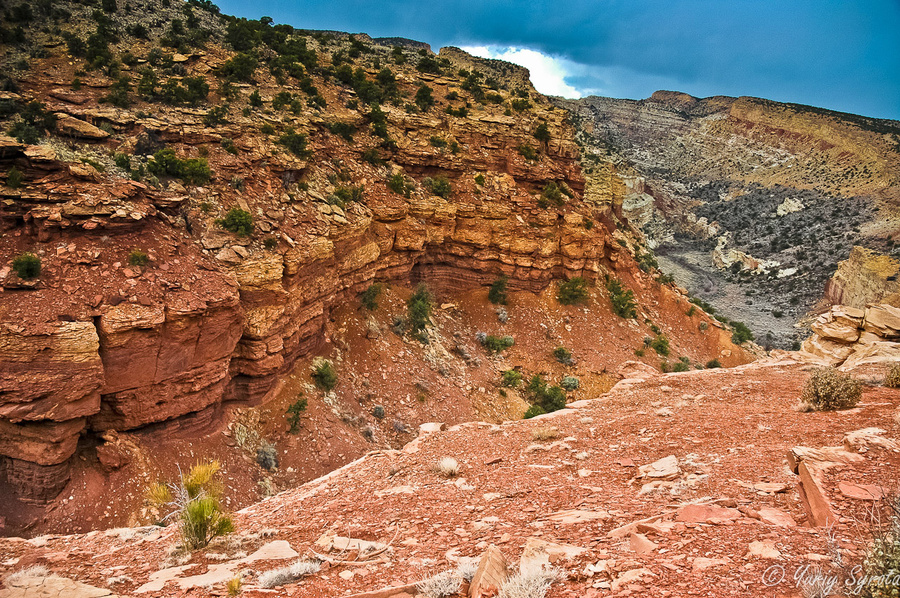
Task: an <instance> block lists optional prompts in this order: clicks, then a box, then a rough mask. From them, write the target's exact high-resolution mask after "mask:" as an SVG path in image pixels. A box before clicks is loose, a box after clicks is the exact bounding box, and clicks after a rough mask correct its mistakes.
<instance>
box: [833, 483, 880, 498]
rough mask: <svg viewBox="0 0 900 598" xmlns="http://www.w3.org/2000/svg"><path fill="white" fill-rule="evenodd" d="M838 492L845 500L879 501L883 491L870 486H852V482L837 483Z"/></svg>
mask: <svg viewBox="0 0 900 598" xmlns="http://www.w3.org/2000/svg"><path fill="white" fill-rule="evenodd" d="M838 490H840V492H841V494H843V495H844V496H846V497H847V498H855V499H856V500H881V499H882V497H884V491H883V490H882V489H881V488H879V487H878V486H873V485H871V484H854V483H853V482H838Z"/></svg>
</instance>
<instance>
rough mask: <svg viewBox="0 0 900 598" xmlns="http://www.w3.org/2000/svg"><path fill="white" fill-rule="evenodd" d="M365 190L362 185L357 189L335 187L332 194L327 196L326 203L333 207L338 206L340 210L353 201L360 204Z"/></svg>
mask: <svg viewBox="0 0 900 598" xmlns="http://www.w3.org/2000/svg"><path fill="white" fill-rule="evenodd" d="M364 192H365V189H364V188H363V186H362V185H360V186H358V187H345V186H343V185H342V186H339V187H336V188H335V190H334V192H333V193H331V195H329V196H328V199H327V201H328V203H329V204H331V205H333V206H340V207H341V208H345V207H347V204H348V203H350V202H352V201H355V202H362V201H363V198H364Z"/></svg>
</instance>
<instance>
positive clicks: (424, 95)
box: [413, 83, 434, 112]
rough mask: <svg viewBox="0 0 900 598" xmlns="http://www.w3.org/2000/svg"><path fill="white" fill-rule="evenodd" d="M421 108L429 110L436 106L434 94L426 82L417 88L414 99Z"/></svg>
mask: <svg viewBox="0 0 900 598" xmlns="http://www.w3.org/2000/svg"><path fill="white" fill-rule="evenodd" d="M413 101H414V102H415V103H416V106H418V107H419V110H421V111H422V112H427V111H428V109H429V108H431V107H432V106H434V96H433V95H432V94H431V88H430V87H428V86H427V85H425V84H424V83H423V84H422V85H420V86H419V89H418V90H416V97H415V99H414V100H413Z"/></svg>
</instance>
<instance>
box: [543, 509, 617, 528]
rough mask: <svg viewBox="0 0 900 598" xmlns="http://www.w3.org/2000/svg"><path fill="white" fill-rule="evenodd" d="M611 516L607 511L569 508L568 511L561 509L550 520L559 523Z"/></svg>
mask: <svg viewBox="0 0 900 598" xmlns="http://www.w3.org/2000/svg"><path fill="white" fill-rule="evenodd" d="M609 518H610V515H609V513H607V512H606V511H583V510H580V509H569V510H568V511H559V512H557V513H553V514H552V515H550V516H549V517H548V519H549V520H550V521H556V522H557V523H565V524H571V523H586V522H588V521H597V520H600V521H605V520H607V519H609Z"/></svg>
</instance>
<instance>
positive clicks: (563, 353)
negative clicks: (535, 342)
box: [553, 347, 575, 365]
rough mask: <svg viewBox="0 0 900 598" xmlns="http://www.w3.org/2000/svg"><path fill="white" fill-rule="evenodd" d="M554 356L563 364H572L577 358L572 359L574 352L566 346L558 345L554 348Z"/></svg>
mask: <svg viewBox="0 0 900 598" xmlns="http://www.w3.org/2000/svg"><path fill="white" fill-rule="evenodd" d="M553 357H554V358H555V359H556V361H558V362H560V363H561V364H563V365H572V364H573V363H575V360H574V359H572V352H571V351H569V350H568V349H566V348H565V347H557V348H555V349H553Z"/></svg>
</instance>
